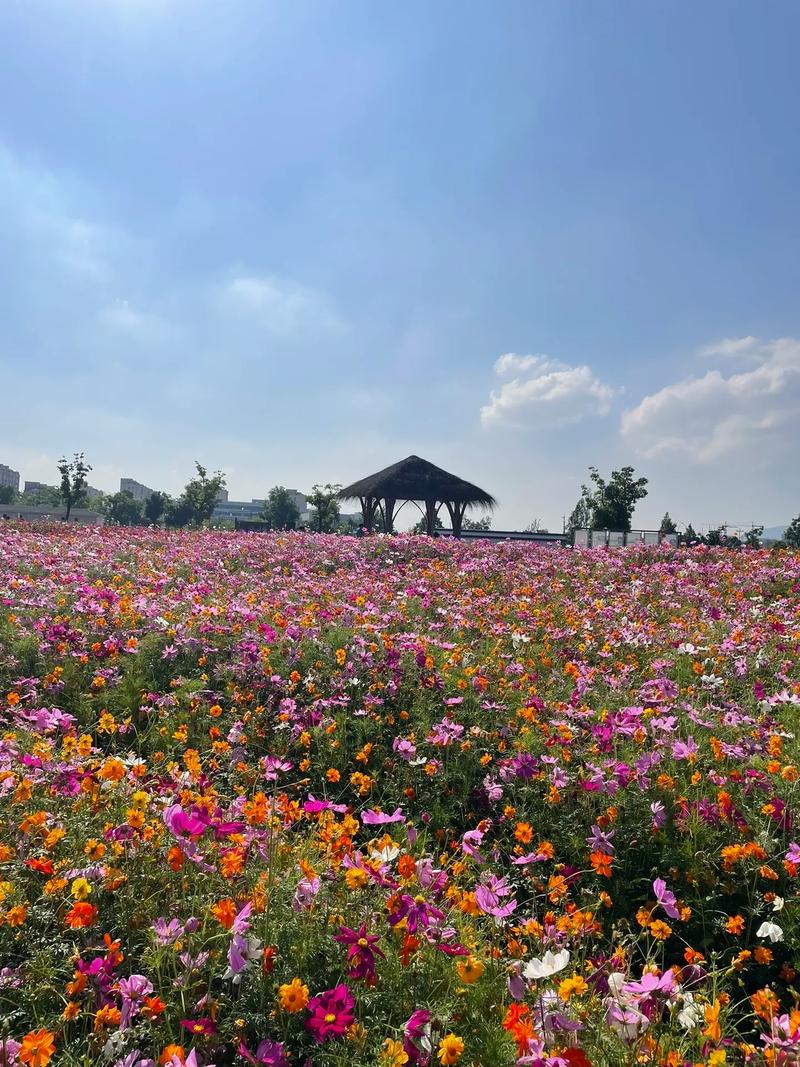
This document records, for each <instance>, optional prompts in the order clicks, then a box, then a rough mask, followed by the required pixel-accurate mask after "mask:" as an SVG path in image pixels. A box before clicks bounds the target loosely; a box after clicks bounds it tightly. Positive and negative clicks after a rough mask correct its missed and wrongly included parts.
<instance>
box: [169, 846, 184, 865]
mask: <svg viewBox="0 0 800 1067" xmlns="http://www.w3.org/2000/svg"><path fill="white" fill-rule="evenodd" d="M183 860H184V856H183V852H182V851H181V850H180V848H178V846H177V845H173V846H172V848H171V849H170V850H169V852H168V853H167V863H168V864H169V868H170V870H171V871H179V870H180V869H181V867H183Z"/></svg>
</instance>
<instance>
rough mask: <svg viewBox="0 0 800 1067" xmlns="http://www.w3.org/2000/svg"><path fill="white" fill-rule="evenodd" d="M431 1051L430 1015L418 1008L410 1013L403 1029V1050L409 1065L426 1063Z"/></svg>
mask: <svg viewBox="0 0 800 1067" xmlns="http://www.w3.org/2000/svg"><path fill="white" fill-rule="evenodd" d="M432 1049H433V1044H432V1042H431V1013H430V1012H429V1011H425V1009H424V1008H420V1009H418V1010H417V1011H415V1012H412V1013H411V1015H410V1016H409V1018H408V1021H407V1022H406V1025H405V1027H404V1028H403V1050H404V1051H405V1053H406V1055H407V1056H408V1060H409V1063H422V1062H427V1060H428V1057H429V1056H430V1054H431V1051H432Z"/></svg>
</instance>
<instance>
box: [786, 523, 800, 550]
mask: <svg viewBox="0 0 800 1067" xmlns="http://www.w3.org/2000/svg"><path fill="white" fill-rule="evenodd" d="M783 540H784V541H785V542H786V544H787V545H789V547H790V548H800V515H798V516H797V518H796V519H792V521H791V522H790V523H789V525H788V526H787V527H786V529H785V530H784V532H783Z"/></svg>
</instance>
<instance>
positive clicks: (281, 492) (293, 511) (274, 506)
mask: <svg viewBox="0 0 800 1067" xmlns="http://www.w3.org/2000/svg"><path fill="white" fill-rule="evenodd" d="M261 514H262V516H263V517H264V518H265V519H266V521H267V522H268V523H269V527H270V529H271V530H296V529H297V524H298V522H299V521H300V508H298V506H297V504H296V503H295V502H294V498H293V496H292V494H291V493H290V492H289V490H288V489H287V488H286V487H285V486H283V485H275V486H273V487H272V489H270V491H269V494H268V495H267V499H266V500H265V501H264V510H263V511H262V512H261Z"/></svg>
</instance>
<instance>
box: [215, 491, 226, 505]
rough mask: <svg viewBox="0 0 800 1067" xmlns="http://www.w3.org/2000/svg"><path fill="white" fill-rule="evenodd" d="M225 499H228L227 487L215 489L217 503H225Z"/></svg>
mask: <svg viewBox="0 0 800 1067" xmlns="http://www.w3.org/2000/svg"><path fill="white" fill-rule="evenodd" d="M227 501H228V490H227V489H219V490H218V491H217V503H218V504H225V503H227Z"/></svg>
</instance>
